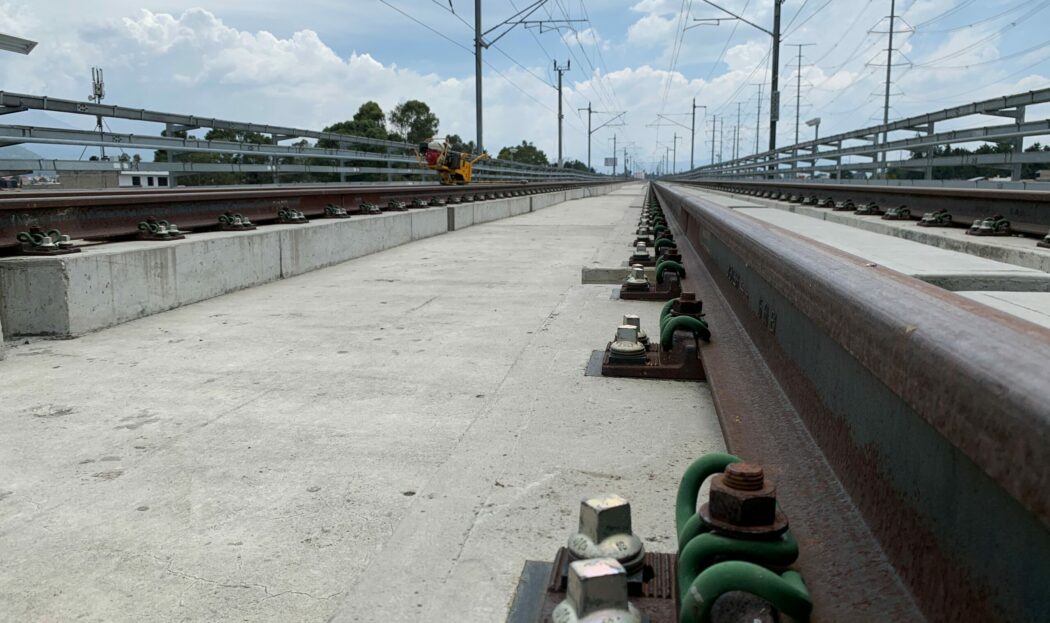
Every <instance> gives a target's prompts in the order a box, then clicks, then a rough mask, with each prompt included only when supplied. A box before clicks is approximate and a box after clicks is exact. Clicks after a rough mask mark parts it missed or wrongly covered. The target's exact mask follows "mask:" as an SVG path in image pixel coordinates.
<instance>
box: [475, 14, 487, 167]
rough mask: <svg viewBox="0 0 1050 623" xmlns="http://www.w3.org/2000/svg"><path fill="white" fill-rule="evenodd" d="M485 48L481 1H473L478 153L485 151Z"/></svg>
mask: <svg viewBox="0 0 1050 623" xmlns="http://www.w3.org/2000/svg"><path fill="white" fill-rule="evenodd" d="M483 47H485V46H484V45H483V43H482V40H481V0H474V117H475V119H474V122H475V123H476V124H477V125H476V127H475V129H476V134H477V137H476V139H477V146H478V147H477V149H478V153H479V154H480V153H482V152H483V151H485V148H484V147H482V145H484V144H485V143H483V142H482V141H481V139H482V130H481V127H482V125H481V48H483Z"/></svg>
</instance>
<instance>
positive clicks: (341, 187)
mask: <svg viewBox="0 0 1050 623" xmlns="http://www.w3.org/2000/svg"><path fill="white" fill-rule="evenodd" d="M598 183H599V182H580V181H576V182H560V181H551V182H531V183H523V182H512V183H506V182H503V183H483V184H471V185H469V186H440V185H423V184H415V185H411V186H359V185H353V184H328V185H312V186H303V187H299V186H263V187H258V188H246V187H238V188H231V189H223V188H207V189H192V190H186V191H183V190H182V189H172V190H163V189H161V190H154V191H133V192H122V191H120V190H115V191H114V192H110V193H108V194H106V193H76V194H63V193H19V194H18V195H13V196H9V197H2V198H0V254H2V253H12V252H15V251H16V250H17V247H18V242H17V241H16V236H17V234H18V233H19V232H21V231H25V230H26V229H27V228H28V227H29V226H30V225H37V226H39V227H40V228H41V229H43V230H45V231H47V230H50V229H58V230H59V231H61V232H62V233H63V234H68V235H70V236H72V237H73V238H74V239H90V240H116V239H121V238H127V237H131V236H135V235H137V234H138V224H139V222H141V221H143V220H145V219H146V218H148V217H154V218H158V219H164V220H167V221H169V222H173V223H175V224H177V225H178V226H179V228H180V229H184V230H192V231H207V230H211V229H216V228H218V217H219V215H221V214H223V213H224V212H227V211H229V212H234V213H239V214H242V215H244V216H247V217H248V218H250V219H251V220H252V221H254V222H257V223H260V224H266V223H272V222H274V221H276V220H277V211H278V210H279V209H281V208H286V207H290V208H295V209H298V210H301V211H302V212H303V213H304V214H305V215H306V216H308V217H320V216H323V215H324V209H325V207H326V206H327V205H335V206H339V207H342V208H344V209H346V210H347V212H350V213H351V214H356V213H359V212H360V210H359V208H360V205H361V204H362V203H364V202H371V203H375V204H378V205H379V206H380V207H385V206H386V204H387V202H389V201H390V200H392V199H396V200H400V201H405V202H411V201H412V200H413V199H424V200H429V199H431V198H434V197H440V198H446V199H448V198H452V197H459V198H462V197H465V196H469V197H472V196H474V195H483V196H484V195H489V194H493V195H495V194H500V193H503V194H507V195H522V194H524V193H526V192H530V193H537V192H552V191H556V190H559V189H564V188H577V187H582V186H593V185H597V184H598Z"/></svg>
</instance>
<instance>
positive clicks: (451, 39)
mask: <svg viewBox="0 0 1050 623" xmlns="http://www.w3.org/2000/svg"><path fill="white" fill-rule="evenodd" d="M379 1H380V2H382V3H383V4H385V5H387V6H388V7H390V8H391V9H394V10H395V11H397V12H398V13H400V14H402V15H404V16H405V17H407V18H408V19H410V20H412V21H413V22H415V23H417V24H419V25H420V26H422V27H423V28H426V29H427V30H429V31H430V32H432V33H434V34H435V35H437V36H439V37H441V38H442V39H444V40H445V41H448V42H449V43H451V44H452V45H454V46H456V47H457V48H460V49H462V50H463V51H465V52H467V53H470V54H473V53H474V51H473V50H471V49H470V48H468V47H467V46H465V45H463V44H462V43H460V42H458V41H456V40H455V39H453V38H452V37H449V36H448V35H446V34H445V33H443V32H441V31H440V30H437V29H436V28H433V27H431V26H430V25H429V24H426V23H424V22H422V21H420V20H418V19H416V18H415V17H412V16H411V15H409V14H408V13H405V12H404V11H402V10H401V9H399V8H397V7H396V6H394V5H392V4H390V3H389V2H387V1H386V0H379Z"/></svg>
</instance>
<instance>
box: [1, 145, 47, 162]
mask: <svg viewBox="0 0 1050 623" xmlns="http://www.w3.org/2000/svg"><path fill="white" fill-rule="evenodd" d="M41 158H43V156H41V155H40V154H38V153H37V152H35V151H33V150H32V149H29V148H26V147H22V146H21V145H9V146H7V147H0V161H2V160H40V159H41Z"/></svg>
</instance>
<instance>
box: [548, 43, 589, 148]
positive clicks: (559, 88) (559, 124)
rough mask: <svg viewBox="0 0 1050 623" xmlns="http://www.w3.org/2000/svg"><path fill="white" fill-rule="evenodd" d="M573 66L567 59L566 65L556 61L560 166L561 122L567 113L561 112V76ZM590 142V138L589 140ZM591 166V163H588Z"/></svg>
mask: <svg viewBox="0 0 1050 623" xmlns="http://www.w3.org/2000/svg"><path fill="white" fill-rule="evenodd" d="M571 67H572V61H571V60H570V61H566V63H565V67H558V61H554V71H556V72H558V168H561V166H562V163H563V161H562V158H561V122H562V120H563V119H565V115H563V114H561V77H562V75H563V74H565V72H567V71H569V69H570V68H571ZM587 142H588V144H589V143H590V139H588V140H587ZM587 166H590V163H588V164H587Z"/></svg>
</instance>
